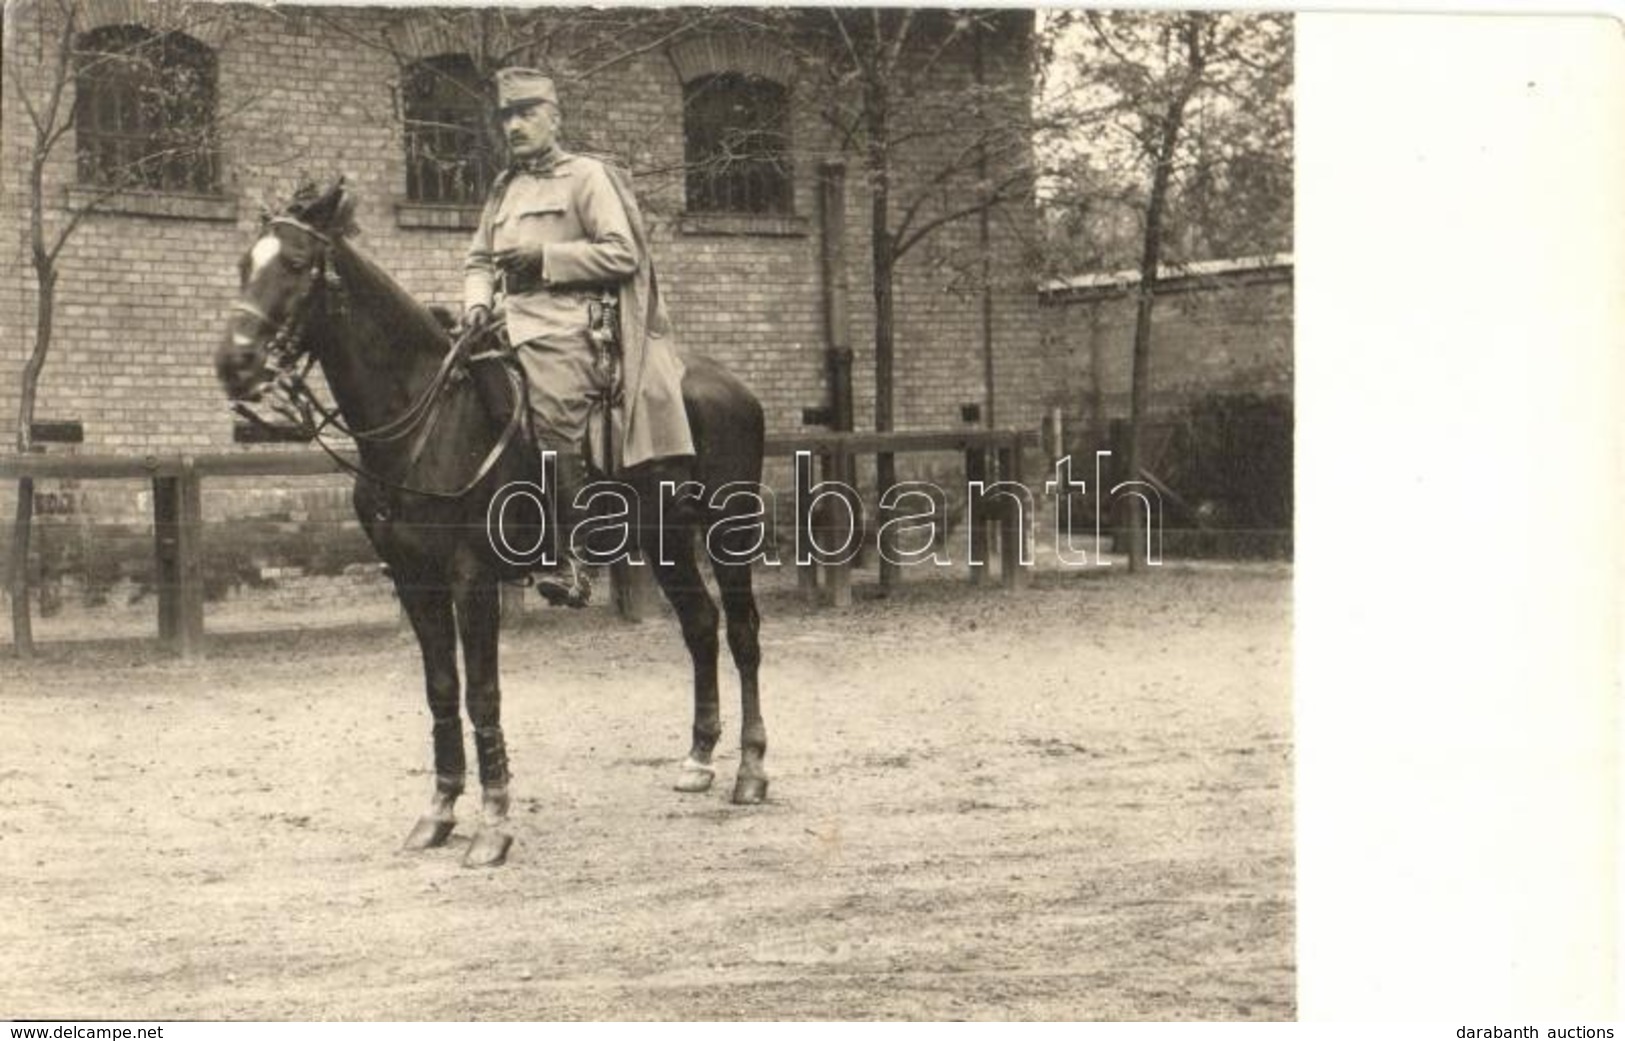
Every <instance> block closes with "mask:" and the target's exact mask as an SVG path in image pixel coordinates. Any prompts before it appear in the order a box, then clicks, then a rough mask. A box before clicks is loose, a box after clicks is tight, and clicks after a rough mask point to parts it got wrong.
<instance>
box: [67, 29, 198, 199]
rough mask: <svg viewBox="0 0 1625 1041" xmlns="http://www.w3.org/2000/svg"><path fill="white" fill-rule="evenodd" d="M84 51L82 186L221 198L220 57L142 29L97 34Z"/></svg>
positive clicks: (79, 69) (79, 139)
mask: <svg viewBox="0 0 1625 1041" xmlns="http://www.w3.org/2000/svg"><path fill="white" fill-rule="evenodd" d="M77 44H78V50H77V53H76V54H75V59H76V63H77V64H76V66H75V90H76V94H77V100H76V102H75V104H76V106H77V108H76V113H75V119H76V123H75V139H76V143H77V145H78V156H79V182H80V183H81V184H86V185H92V186H95V187H102V188H120V189H129V188H135V189H146V190H150V191H172V192H198V193H202V194H215V193H217V192H219V190H220V163H219V149H218V144H217V141H216V137H215V125H214V121H215V69H216V63H215V56H214V52H213V51H211V50H210V49H209V48H208V47H207V46H205V45H204V44H201V43H199V42H198V41H196V40H194V39H192V38H191V37H189V36H184V35H182V34H180V33H177V32H163V33H160V32H154V31H153V30H151V29H148V28H146V27H145V26H140V25H109V26H103V27H102V28H99V29H92V30H91V31H89V32H86V33H81V34H80V36H79V39H78V41H77Z"/></svg>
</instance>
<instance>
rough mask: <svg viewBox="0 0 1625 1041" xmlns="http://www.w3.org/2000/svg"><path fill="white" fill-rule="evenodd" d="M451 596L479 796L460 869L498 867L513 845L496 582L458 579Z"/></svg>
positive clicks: (478, 577) (485, 577)
mask: <svg viewBox="0 0 1625 1041" xmlns="http://www.w3.org/2000/svg"><path fill="white" fill-rule="evenodd" d="M454 595H455V598H456V601H457V630H458V633H459V634H460V635H461V637H462V642H463V664H464V666H465V668H466V670H467V672H468V683H467V687H466V691H465V698H466V700H467V704H468V719H469V722H471V723H472V724H473V725H474V752H475V755H476V757H477V758H478V760H479V767H480V792H481V797H480V826H479V830H478V831H476V832H475V833H474V839H473V841H472V842H470V843H469V847H468V852H467V853H466V854H465V855H464V856H463V866H464V867H496V866H498V865H500V864H501V863H502V862H503V861H504V860H506V859H507V857H508V848H509V847H510V846H512V845H513V836H512V835H511V834H509V832H508V747H507V743H506V741H505V740H504V738H503V736H502V688H501V686H500V684H499V682H498V678H497V639H498V630H499V627H500V622H501V615H502V605H501V596H500V594H499V592H498V586H497V582H496V579H495V578H494V577H492V576H491V575H489V574H485V573H479V574H473V575H469V576H467V577H462V578H459V579H458V580H457V581H456V583H455V593H454Z"/></svg>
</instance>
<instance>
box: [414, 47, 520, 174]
mask: <svg viewBox="0 0 1625 1041" xmlns="http://www.w3.org/2000/svg"><path fill="white" fill-rule="evenodd" d="M404 88H405V89H404V93H405V97H404V99H403V100H404V102H405V104H404V110H405V116H406V197H407V198H408V199H409V200H411V201H412V202H420V203H430V204H434V203H440V204H445V205H464V206H477V205H479V204H480V203H482V202H484V201H485V193H486V190H487V189H488V188H490V187H491V180H492V178H493V176H494V174H495V172H496V170H497V168H498V161H497V159H496V157H495V156H494V155H492V152H491V135H490V134H489V133H487V128H486V118H487V110H486V100H485V95H484V93H483V91H482V90H481V79H480V76H479V74H478V73H477V72H476V71H475V68H474V62H473V61H472V60H471V59H470V58H469V57H468V55H466V54H442V55H439V56H437V57H433V58H425V59H424V60H422V61H420V62H417V63H416V64H414V65H413V66H412V67H411V69H410V70H409V71H408V74H407V76H406V78H405V84H404Z"/></svg>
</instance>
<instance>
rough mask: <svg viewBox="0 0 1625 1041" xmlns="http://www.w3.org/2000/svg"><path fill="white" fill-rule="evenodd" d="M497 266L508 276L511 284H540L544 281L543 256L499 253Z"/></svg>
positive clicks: (511, 252)
mask: <svg viewBox="0 0 1625 1041" xmlns="http://www.w3.org/2000/svg"><path fill="white" fill-rule="evenodd" d="M494 259H495V260H496V265H497V267H498V268H499V269H501V270H502V272H503V273H504V274H506V275H507V276H508V282H509V283H510V284H512V283H514V282H522V283H539V282H541V280H542V254H541V253H540V252H537V253H525V252H522V251H519V250H513V251H510V252H507V253H499V254H497V255H496V257H495V258H494Z"/></svg>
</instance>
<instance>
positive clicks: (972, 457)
mask: <svg viewBox="0 0 1625 1041" xmlns="http://www.w3.org/2000/svg"><path fill="white" fill-rule="evenodd" d="M986 481H987V449H986V448H985V447H983V446H981V445H972V446H971V447H969V448H967V449H965V528H966V535H967V537H968V538H969V541H970V545H969V552H970V580H971V584H972V585H981V584H982V583H983V582H986V581H987V551H988V537H987V524H986V523H985V522H984V521H983V519H982V516H983V512H984V511H985V509H986V507H985V506H984V504H983V502H982V499H981V496H979V495H975V494H974V493H972V492H971V485H972V484H973V483H976V482H984V483H985V482H986Z"/></svg>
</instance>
